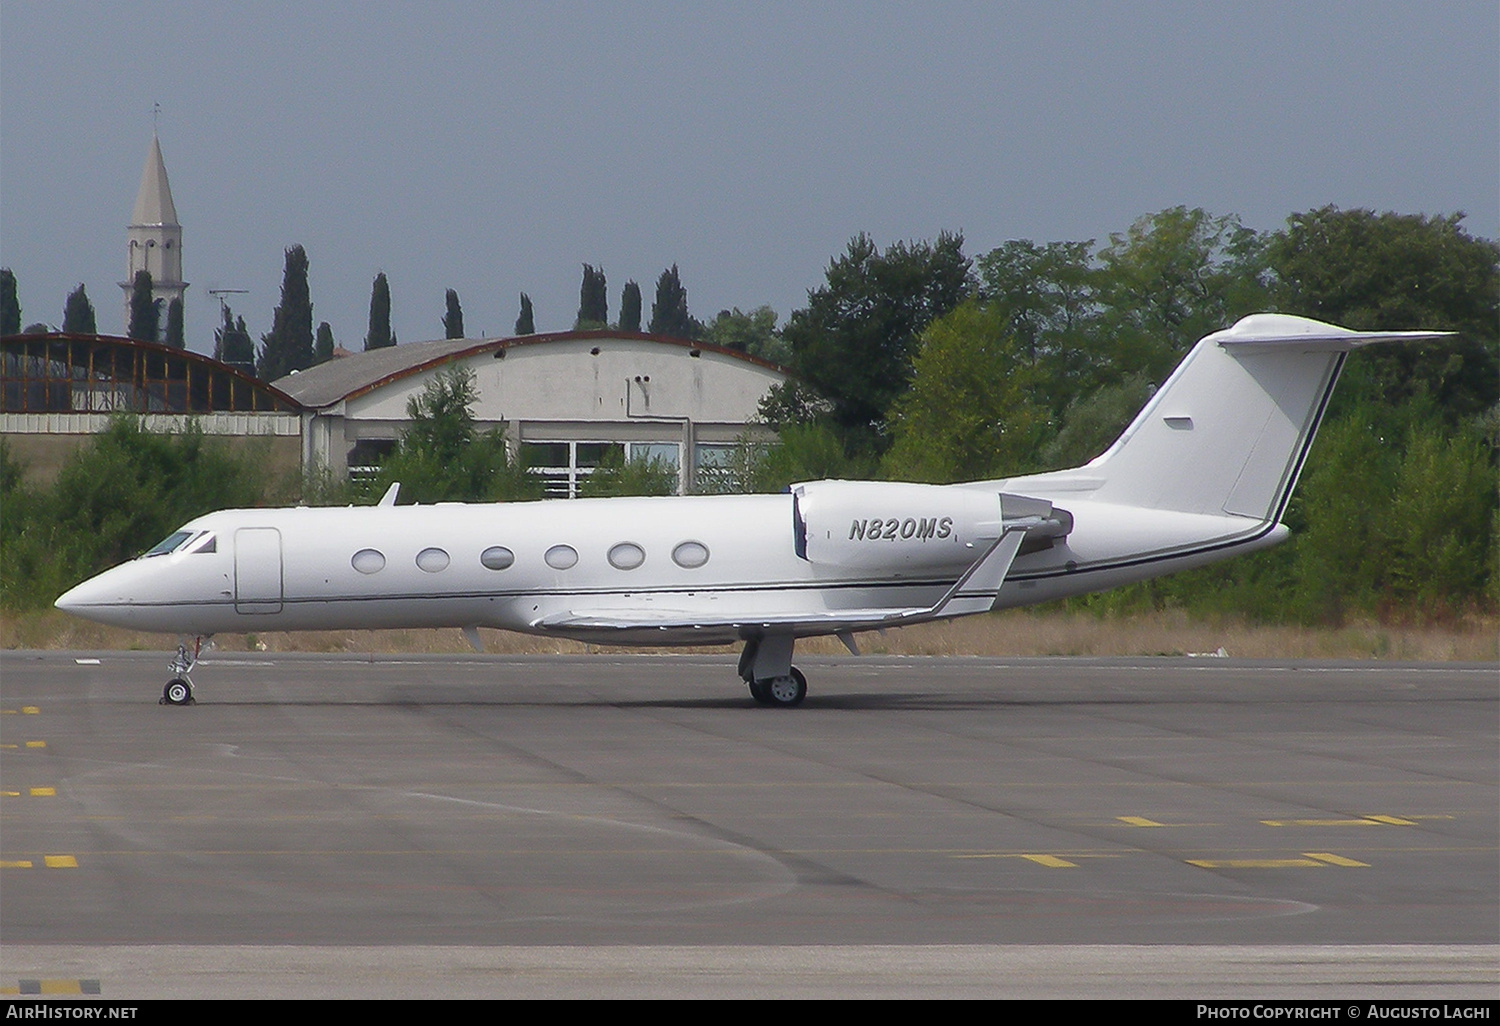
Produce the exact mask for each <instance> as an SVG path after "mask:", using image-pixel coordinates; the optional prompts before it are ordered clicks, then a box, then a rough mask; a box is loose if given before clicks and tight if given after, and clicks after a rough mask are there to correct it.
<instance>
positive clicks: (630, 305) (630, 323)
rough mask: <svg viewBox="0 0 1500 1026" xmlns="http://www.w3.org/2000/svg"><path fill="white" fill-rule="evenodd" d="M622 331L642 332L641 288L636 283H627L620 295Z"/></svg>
mask: <svg viewBox="0 0 1500 1026" xmlns="http://www.w3.org/2000/svg"><path fill="white" fill-rule="evenodd" d="M620 330H621V331H640V330H641V287H640V286H639V285H637V284H636V283H635V282H634V281H627V282H626V283H625V291H624V292H622V293H621V294H620Z"/></svg>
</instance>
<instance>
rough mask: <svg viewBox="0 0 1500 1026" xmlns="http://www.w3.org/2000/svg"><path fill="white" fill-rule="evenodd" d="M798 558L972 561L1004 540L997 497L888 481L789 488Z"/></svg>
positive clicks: (893, 564) (873, 564)
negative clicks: (994, 542)
mask: <svg viewBox="0 0 1500 1026" xmlns="http://www.w3.org/2000/svg"><path fill="white" fill-rule="evenodd" d="M792 500H793V504H792V511H793V517H794V518H795V527H796V536H795V538H796V541H795V544H796V546H797V555H799V556H801V557H802V558H803V559H805V560H807V561H808V562H810V563H815V564H818V565H819V566H832V567H842V568H847V569H851V570H871V569H878V570H891V571H896V572H899V571H902V570H914V571H916V570H928V569H939V568H942V569H952V568H955V567H963V566H967V565H968V564H969V563H972V562H973V561H974V560H975V559H977V558H978V557H979V555H980V553H982V552H983V551H984V549H985V547H986V546H988V545H989V544H990V543H991V542H993V541H994V540H995V539H996V538H998V537H1000V532H1001V523H1000V496H999V495H998V494H997V493H995V492H985V491H981V490H978V489H971V488H951V487H947V486H944V485H924V484H902V483H899V482H886V481H812V482H809V483H807V484H799V485H793V486H792Z"/></svg>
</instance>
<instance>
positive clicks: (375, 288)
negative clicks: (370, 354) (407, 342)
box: [365, 271, 396, 349]
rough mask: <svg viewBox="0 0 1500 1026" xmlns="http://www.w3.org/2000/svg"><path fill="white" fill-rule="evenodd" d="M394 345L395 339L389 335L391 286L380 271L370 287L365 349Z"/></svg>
mask: <svg viewBox="0 0 1500 1026" xmlns="http://www.w3.org/2000/svg"><path fill="white" fill-rule="evenodd" d="M395 344H396V337H395V336H394V335H392V334H391V285H390V282H388V281H386V280H385V272H384V271H381V272H380V273H379V274H377V275H376V276H375V283H374V284H373V285H372V286H371V287H370V333H369V334H368V335H366V336H365V348H366V349H384V348H386V347H387V346H393V345H395Z"/></svg>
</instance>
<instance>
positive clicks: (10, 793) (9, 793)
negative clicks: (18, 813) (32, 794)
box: [0, 791, 21, 798]
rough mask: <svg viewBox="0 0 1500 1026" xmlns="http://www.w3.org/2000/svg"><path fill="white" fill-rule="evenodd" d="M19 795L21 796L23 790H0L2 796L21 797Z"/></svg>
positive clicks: (0, 796)
mask: <svg viewBox="0 0 1500 1026" xmlns="http://www.w3.org/2000/svg"><path fill="white" fill-rule="evenodd" d="M19 797H21V792H20V791H0V798H19Z"/></svg>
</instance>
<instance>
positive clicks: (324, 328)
mask: <svg viewBox="0 0 1500 1026" xmlns="http://www.w3.org/2000/svg"><path fill="white" fill-rule="evenodd" d="M333 347H334V342H333V327H332V325H330V324H329V323H328V322H327V321H323V322H322V323H321V324H319V325H318V337H317V339H316V340H315V341H314V342H313V365H314V366H316V365H317V364H320V363H327V362H328V361H329V360H332V359H333Z"/></svg>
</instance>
